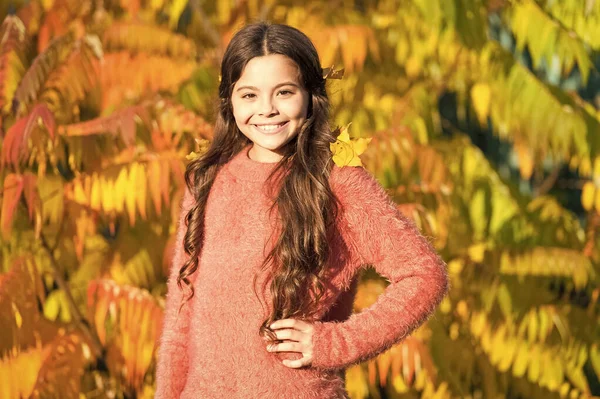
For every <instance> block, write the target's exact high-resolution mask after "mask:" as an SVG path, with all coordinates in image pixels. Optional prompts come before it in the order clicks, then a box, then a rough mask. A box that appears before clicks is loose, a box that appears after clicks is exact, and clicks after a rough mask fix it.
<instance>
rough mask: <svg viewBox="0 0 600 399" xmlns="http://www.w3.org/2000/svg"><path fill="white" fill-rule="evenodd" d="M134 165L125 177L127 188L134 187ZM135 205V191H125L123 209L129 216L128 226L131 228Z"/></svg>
mask: <svg viewBox="0 0 600 399" xmlns="http://www.w3.org/2000/svg"><path fill="white" fill-rule="evenodd" d="M135 165H136V164H135V163H134V164H132V165H131V166H130V168H129V176H128V177H127V186H128V187H135V179H136V178H137V175H136V170H137V169H136V167H135ZM135 203H136V190H130V189H128V190H126V191H125V208H126V209H127V214H128V215H129V225H130V226H133V225H134V224H135Z"/></svg>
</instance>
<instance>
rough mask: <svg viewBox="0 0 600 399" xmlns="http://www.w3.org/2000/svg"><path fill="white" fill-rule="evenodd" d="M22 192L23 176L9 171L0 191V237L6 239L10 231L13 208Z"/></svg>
mask: <svg viewBox="0 0 600 399" xmlns="http://www.w3.org/2000/svg"><path fill="white" fill-rule="evenodd" d="M22 192H23V176H21V175H17V174H14V173H10V174H9V175H7V176H6V178H5V179H4V190H3V192H2V215H1V216H0V229H1V230H2V238H4V239H5V240H7V239H8V238H9V236H10V233H11V231H12V223H13V219H14V217H15V210H16V209H17V205H18V204H19V199H20V198H21V193H22Z"/></svg>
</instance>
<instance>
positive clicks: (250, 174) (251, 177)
mask: <svg viewBox="0 0 600 399" xmlns="http://www.w3.org/2000/svg"><path fill="white" fill-rule="evenodd" d="M252 145H253V144H252V143H250V144H248V145H247V146H246V147H244V148H243V149H242V150H241V151H240V152H239V153H237V154H236V155H234V156H233V158H232V159H231V160H230V161H229V162H228V163H227V166H226V168H227V169H228V170H229V172H230V173H231V174H232V175H233V176H235V177H237V178H238V179H240V180H246V181H258V182H261V181H263V182H264V181H265V180H266V179H267V177H268V176H269V174H270V173H271V172H272V171H273V169H275V166H277V164H278V162H260V161H256V160H254V159H252V158H250V155H249V154H248V152H249V151H250V149H251V148H252Z"/></svg>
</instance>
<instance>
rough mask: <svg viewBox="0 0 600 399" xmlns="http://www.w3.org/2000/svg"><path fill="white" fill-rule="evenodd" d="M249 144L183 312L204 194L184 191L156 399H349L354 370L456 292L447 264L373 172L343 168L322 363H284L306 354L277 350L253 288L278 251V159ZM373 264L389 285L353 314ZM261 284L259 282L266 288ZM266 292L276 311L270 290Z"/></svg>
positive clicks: (214, 196) (323, 313) (217, 188)
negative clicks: (273, 203)
mask: <svg viewBox="0 0 600 399" xmlns="http://www.w3.org/2000/svg"><path fill="white" fill-rule="evenodd" d="M249 149H250V145H248V146H247V147H246V148H245V149H244V150H242V151H241V152H240V153H238V154H237V155H236V156H235V157H234V158H233V159H232V160H231V161H230V162H229V163H227V165H225V166H224V167H223V168H222V169H221V170H220V171H219V173H218V175H217V177H216V180H215V182H214V185H213V187H212V189H211V192H210V194H209V197H208V200H207V201H208V202H207V210H206V224H205V225H206V236H205V242H204V246H203V249H202V253H201V256H200V264H199V268H198V270H197V271H196V273H194V275H192V278H191V281H192V282H193V284H194V288H195V295H194V297H193V298H192V300H190V301H189V302H188V303H186V305H185V306H184V307H183V308H182V310H181V313H179V314H178V309H179V305H180V300H181V297H182V293H181V292H180V290H179V288H178V287H177V283H176V278H177V275H178V273H179V269H180V267H181V266H182V265H183V263H184V261H185V260H186V259H187V256H188V255H186V254H185V252H184V251H183V248H182V245H181V243H182V240H183V236H184V233H185V226H184V224H185V223H184V221H183V220H184V219H183V217H184V215H185V214H186V213H187V211H188V210H189V209H190V207H191V206H192V205H193V201H194V199H193V198H192V197H191V195H190V193H189V192H187V190H186V194H185V195H184V199H183V202H182V211H181V217H180V220H179V224H178V230H177V241H176V242H177V245H176V249H175V253H174V256H173V262H172V268H171V275H170V277H169V281H168V293H167V297H166V303H165V318H164V324H163V331H162V336H161V338H160V349H159V352H158V361H157V370H156V387H157V390H156V396H155V398H164V399H171V398H202V399H213V398H240V399H241V398H245V399H247V398H252V399H254V398H256V399H258V398H260V399H271V398H272V399H275V398H277V399H281V398H286V399H287V398H294V399H304V398H307V399H308V398H315V399H316V398H319V399H330V398H346V397H347V392H346V390H345V388H344V385H345V382H344V374H343V370H344V369H345V368H346V367H348V366H350V365H352V364H356V363H359V362H363V361H365V360H367V359H369V358H372V357H373V356H375V355H377V354H379V353H381V352H383V351H384V350H386V349H388V348H389V347H390V346H392V345H393V344H395V343H397V342H398V341H400V340H402V339H403V338H405V337H406V336H407V335H408V334H409V333H411V332H412V331H413V330H414V329H415V328H416V327H418V326H419V325H420V324H422V323H423V322H424V321H425V320H427V318H428V317H429V316H430V315H431V314H432V313H433V311H434V310H435V308H436V306H437V305H438V304H439V302H440V301H441V299H442V298H443V297H444V295H445V294H446V293H447V291H448V289H449V281H448V277H447V273H446V269H445V264H444V262H443V261H442V260H441V259H440V257H439V256H438V254H437V253H436V252H435V250H434V249H433V247H432V246H431V245H430V243H429V242H428V241H427V240H426V239H425V238H424V237H423V236H422V235H421V234H420V233H419V232H418V230H417V229H416V228H415V226H414V224H413V223H412V222H410V221H409V220H408V219H406V218H405V217H404V216H403V215H402V214H401V213H400V212H399V211H398V209H397V207H396V206H395V204H394V203H393V202H392V201H391V199H390V198H389V197H388V195H387V193H386V192H385V190H384V189H383V187H382V186H381V185H380V184H379V183H378V182H377V180H376V179H375V178H374V177H373V176H372V175H371V174H370V173H369V172H367V171H366V170H365V169H364V168H361V167H342V168H340V167H338V166H334V169H333V171H332V173H331V176H330V179H331V187H332V189H333V191H334V193H335V195H336V196H337V197H338V198H339V199H340V201H341V203H342V204H343V209H342V210H341V213H340V217H339V221H338V223H337V226H338V231H339V234H337V235H336V238H334V239H333V241H332V242H331V251H332V257H331V259H332V260H331V262H330V263H331V265H330V274H329V283H328V284H327V285H326V286H327V287H328V291H327V294H326V296H325V298H324V300H323V302H322V306H321V309H320V311H319V315H318V318H317V319H316V320H315V321H314V326H315V330H314V335H313V345H314V355H313V356H314V358H313V362H312V365H311V366H308V367H304V368H300V369H294V368H288V367H286V366H284V365H283V364H282V363H281V361H282V360H283V359H299V358H301V354H300V353H295V352H267V349H266V342H265V341H264V340H263V339H262V338H261V337H260V336H259V335H258V329H259V326H260V324H261V322H262V321H263V320H264V319H265V318H266V315H267V313H266V309H263V308H262V305H261V303H260V302H259V301H258V299H257V298H256V296H255V294H254V292H253V290H252V277H253V273H254V272H255V271H257V270H258V268H259V265H260V263H261V261H262V259H263V257H264V256H265V254H266V253H268V251H267V250H266V249H264V252H263V248H265V245H266V246H267V248H272V245H273V243H274V240H273V239H271V240H269V238H268V236H269V234H268V233H269V231H270V226H272V223H273V220H272V218H273V216H271V217H269V215H268V213H267V207H268V205H269V204H268V201H267V196H266V193H265V191H264V189H263V183H264V181H265V180H266V177H267V175H268V174H269V172H270V171H271V170H272V168H273V167H274V166H275V164H272V163H261V162H257V161H254V160H252V159H250V158H249V157H248V150H249ZM272 240H273V241H272ZM270 245H271V247H269V246H270ZM367 264H370V265H372V266H373V267H374V268H375V269H376V271H377V272H378V273H379V274H381V275H382V276H384V277H385V278H387V279H388V280H389V281H390V285H389V286H387V288H386V290H385V292H384V293H383V294H381V295H380V296H379V298H378V300H377V301H376V303H374V304H373V305H372V306H371V307H369V308H367V309H364V310H363V311H361V312H359V313H354V314H352V302H353V299H354V295H355V292H356V280H357V276H358V275H357V272H358V271H359V270H360V268H361V267H363V266H365V265H367ZM263 274H264V273H263ZM263 281H264V280H262V279H261V278H259V279H258V284H257V292H260V289H259V287H261V284H260V283H262V282H263ZM263 295H264V298H265V299H263V300H264V301H266V302H265V303H267V304H268V305H269V306H272V305H271V304H270V299H271V297H270V293H269V290H268V286H267V287H266V289H265V291H264V292H263ZM269 310H270V309H269Z"/></svg>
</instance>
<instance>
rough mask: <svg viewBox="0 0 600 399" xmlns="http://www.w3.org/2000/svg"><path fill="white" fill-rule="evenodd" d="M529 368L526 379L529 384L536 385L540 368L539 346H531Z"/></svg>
mask: <svg viewBox="0 0 600 399" xmlns="http://www.w3.org/2000/svg"><path fill="white" fill-rule="evenodd" d="M529 356H530V358H529V368H528V370H527V371H528V372H527V378H528V379H529V381H530V382H532V383H536V382H537V381H538V379H539V378H540V371H541V367H542V364H541V363H542V358H541V353H540V346H539V345H537V344H533V345H532V346H531V349H530V353H529Z"/></svg>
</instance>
